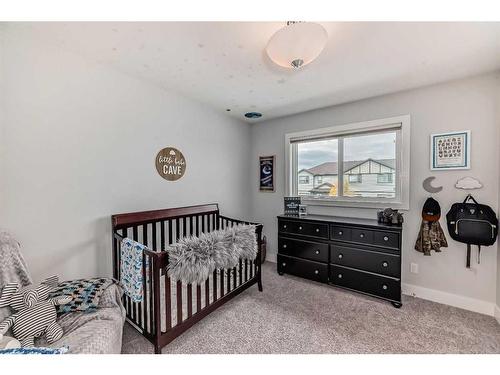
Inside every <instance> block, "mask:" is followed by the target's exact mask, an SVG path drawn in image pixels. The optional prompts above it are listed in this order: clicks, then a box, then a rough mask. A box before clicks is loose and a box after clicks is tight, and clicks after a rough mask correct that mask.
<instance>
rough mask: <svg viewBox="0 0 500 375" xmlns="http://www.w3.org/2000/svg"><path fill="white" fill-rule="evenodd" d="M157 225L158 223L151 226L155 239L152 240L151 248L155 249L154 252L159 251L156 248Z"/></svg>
mask: <svg viewBox="0 0 500 375" xmlns="http://www.w3.org/2000/svg"><path fill="white" fill-rule="evenodd" d="M157 224H158V223H157V222H154V223H152V224H151V226H152V228H153V229H152V230H151V237H153V238H152V245H151V246H152V248H153V251H158V249H157V248H156V225H157Z"/></svg>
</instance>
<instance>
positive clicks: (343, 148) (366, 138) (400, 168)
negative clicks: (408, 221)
mask: <svg viewBox="0 0 500 375" xmlns="http://www.w3.org/2000/svg"><path fill="white" fill-rule="evenodd" d="M409 126H410V118H409V116H400V117H394V118H389V119H382V120H374V121H367V122H363V123H356V124H347V125H339V126H334V127H330V128H324V129H317V130H313V131H305V132H298V133H291V134H286V135H285V141H286V144H287V147H286V148H285V150H286V151H285V152H286V155H285V157H286V161H287V162H286V165H287V194H288V195H291V196H295V195H299V196H302V197H303V201H304V202H305V204H309V205H315V204H318V205H338V206H345V207H373V208H383V207H387V206H388V205H390V206H391V207H393V208H400V209H407V208H408V203H409V144H410V139H409V137H410V131H409ZM304 170H306V171H307V172H309V173H310V175H311V176H315V179H314V186H302V187H301V186H299V185H301V184H303V182H302V181H303V180H304V177H305V176H302V175H300V173H299V172H301V173H303V171H304ZM307 177H308V176H307ZM308 181H309V179H308Z"/></svg>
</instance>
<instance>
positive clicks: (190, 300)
mask: <svg viewBox="0 0 500 375" xmlns="http://www.w3.org/2000/svg"><path fill="white" fill-rule="evenodd" d="M187 305H188V306H187V307H188V318H191V316H192V315H193V286H192V285H191V284H188V286H187Z"/></svg>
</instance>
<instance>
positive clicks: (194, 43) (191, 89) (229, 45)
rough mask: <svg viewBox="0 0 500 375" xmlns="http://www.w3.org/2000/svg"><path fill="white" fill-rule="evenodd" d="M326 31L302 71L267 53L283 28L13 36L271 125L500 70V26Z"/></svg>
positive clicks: (336, 27)
mask: <svg viewBox="0 0 500 375" xmlns="http://www.w3.org/2000/svg"><path fill="white" fill-rule="evenodd" d="M321 24H322V25H323V26H324V27H325V28H326V29H327V31H328V34H329V40H328V43H327V45H326V47H325V49H324V51H323V53H322V54H321V55H320V56H319V58H318V59H317V60H316V61H314V62H312V63H311V64H310V65H308V66H306V67H304V68H303V69H302V70H300V71H291V70H287V69H285V68H280V67H278V66H275V65H274V64H273V63H272V62H270V61H269V59H268V57H267V55H266V53H265V47H266V44H267V41H268V40H269V38H270V37H271V35H272V34H273V33H274V32H275V31H276V30H278V29H279V28H280V27H282V26H283V25H284V22H159V23H152V22H148V23H146V22H141V23H116V22H112V23H110V22H103V23H92V22H89V23H23V24H15V25H14V24H9V25H7V28H8V27H15V28H17V29H21V30H23V31H24V32H27V33H29V35H32V36H33V37H36V38H43V39H44V40H46V41H50V42H52V43H56V44H58V45H60V46H62V47H64V48H67V49H70V50H72V51H75V52H77V53H80V54H82V55H84V56H85V57H86V58H88V59H92V60H94V61H96V62H99V63H102V64H106V65H109V66H111V67H113V68H116V69H119V70H120V71H122V72H124V73H127V74H130V75H133V76H135V77H138V78H141V79H144V80H147V81H149V82H151V83H153V84H155V85H159V86H161V87H163V88H165V89H168V90H173V91H178V92H181V93H182V94H184V95H186V96H188V97H191V98H194V99H196V100H199V101H202V102H205V103H207V104H209V105H211V106H213V107H214V108H215V109H216V110H219V111H221V112H224V113H227V114H228V115H230V116H234V117H237V118H239V119H244V120H246V119H245V118H244V117H243V114H244V113H245V112H248V111H258V112H262V113H263V117H262V120H266V119H270V118H275V117H280V116H285V115H290V114H293V113H298V112H303V111H307V110H311V109H315V108H320V107H325V106H330V105H335V104H340V103H345V102H349V101H354V100H359V99H362V98H367V97H372V96H377V95H381V94H386V93H391V92H396V91H401V90H405V89H409V88H414V87H418V86H424V85H428V84H433V83H437V82H443V81H447V80H451V79H456V78H461V77H465V76H471V75H475V74H480V73H483V72H488V71H494V70H497V69H500V23H402V22H401V23H388V22H382V23H369V22H352V23H335V22H322V23H321ZM226 109H230V110H231V111H230V112H226ZM247 121H249V122H255V121H259V120H247Z"/></svg>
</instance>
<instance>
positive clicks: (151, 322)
mask: <svg viewBox="0 0 500 375" xmlns="http://www.w3.org/2000/svg"><path fill="white" fill-rule="evenodd" d="M148 276H149V277H148V280H147V282H148V289H149V297H148V301H149V332H150V333H153V332H154V327H155V320H154V313H155V310H154V307H156V306H154V305H153V301H154V299H153V292H154V290H153V259H149V264H148ZM158 292H159V291H158Z"/></svg>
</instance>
